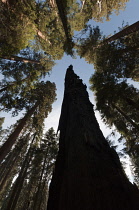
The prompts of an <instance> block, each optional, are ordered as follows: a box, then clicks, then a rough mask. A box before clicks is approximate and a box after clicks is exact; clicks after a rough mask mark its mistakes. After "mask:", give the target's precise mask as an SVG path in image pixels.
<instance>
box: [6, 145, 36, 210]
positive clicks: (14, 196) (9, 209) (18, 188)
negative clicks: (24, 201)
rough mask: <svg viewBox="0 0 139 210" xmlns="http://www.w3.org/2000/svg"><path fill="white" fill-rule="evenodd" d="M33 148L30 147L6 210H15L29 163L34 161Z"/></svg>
mask: <svg viewBox="0 0 139 210" xmlns="http://www.w3.org/2000/svg"><path fill="white" fill-rule="evenodd" d="M31 146H32V145H30V148H29V150H28V152H27V155H26V157H25V160H24V162H23V165H22V167H21V171H20V173H19V175H18V177H17V180H16V182H15V185H14V187H13V190H12V194H11V196H10V200H9V202H8V205H7V208H6V210H15V207H16V204H17V201H18V198H19V195H20V192H21V190H22V186H23V183H24V179H25V177H26V174H27V169H28V166H29V163H30V161H31V159H32V154H33V149H32V147H31Z"/></svg>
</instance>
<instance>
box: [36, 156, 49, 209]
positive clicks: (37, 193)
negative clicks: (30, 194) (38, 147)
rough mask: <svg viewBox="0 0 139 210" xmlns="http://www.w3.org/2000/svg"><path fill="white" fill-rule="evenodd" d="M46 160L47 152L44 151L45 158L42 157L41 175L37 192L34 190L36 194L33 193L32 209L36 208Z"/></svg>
mask: <svg viewBox="0 0 139 210" xmlns="http://www.w3.org/2000/svg"><path fill="white" fill-rule="evenodd" d="M46 160H47V153H46V155H45V158H44V163H43V168H42V171H41V176H40V180H39V186H38V189H37V192H36V195H35V199H34V205H33V210H38V205H37V203H38V196H39V193H40V189H41V185H42V177H43V174H44V170H45V164H46ZM45 176H46V174H45Z"/></svg>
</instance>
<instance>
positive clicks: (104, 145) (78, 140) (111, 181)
mask: <svg viewBox="0 0 139 210" xmlns="http://www.w3.org/2000/svg"><path fill="white" fill-rule="evenodd" d="M58 130H60V140H59V153H58V156H57V160H56V164H55V170H54V174H53V178H52V181H51V184H50V190H49V199H48V207H47V210H71V209H72V210H92V209H95V210H123V209H126V210H131V209H134V210H138V208H139V190H138V189H137V188H136V187H135V186H134V185H133V184H131V183H130V182H129V180H128V179H127V177H126V175H125V173H124V171H123V168H122V166H121V164H120V160H119V157H118V155H117V153H116V152H115V150H114V149H113V148H110V146H109V144H108V142H107V141H106V139H105V138H104V136H103V134H102V132H101V130H100V128H99V125H98V123H97V120H96V118H95V115H94V111H93V105H92V104H91V102H90V101H89V97H88V93H87V91H86V86H85V85H84V84H83V83H82V80H81V79H79V77H78V76H77V75H76V74H75V73H74V72H73V70H72V67H69V68H68V70H67V73H66V78H65V93H64V99H63V104H62V110H61V117H60V121H59V127H58Z"/></svg>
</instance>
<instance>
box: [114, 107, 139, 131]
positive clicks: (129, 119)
mask: <svg viewBox="0 0 139 210" xmlns="http://www.w3.org/2000/svg"><path fill="white" fill-rule="evenodd" d="M112 106H113V108H115V109H116V110H117V111H118V112H119V113H120V114H121V115H122V116H123V117H124V118H125V119H126V120H127V121H128V122H130V124H131V125H132V126H133V127H134V128H136V129H137V130H139V125H137V124H136V123H134V122H133V120H132V119H131V118H130V117H129V116H127V115H126V114H125V113H124V112H123V111H122V110H121V109H120V108H119V107H117V106H116V105H115V104H112Z"/></svg>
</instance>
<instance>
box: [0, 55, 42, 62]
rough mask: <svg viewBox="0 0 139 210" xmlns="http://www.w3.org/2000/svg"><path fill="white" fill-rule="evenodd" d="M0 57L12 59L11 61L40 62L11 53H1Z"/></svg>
mask: <svg viewBox="0 0 139 210" xmlns="http://www.w3.org/2000/svg"><path fill="white" fill-rule="evenodd" d="M0 58H1V59H6V60H12V61H21V62H24V63H33V64H34V63H36V64H40V61H36V60H31V59H28V58H23V57H19V56H16V55H11V56H6V55H3V56H1V57H0Z"/></svg>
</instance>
